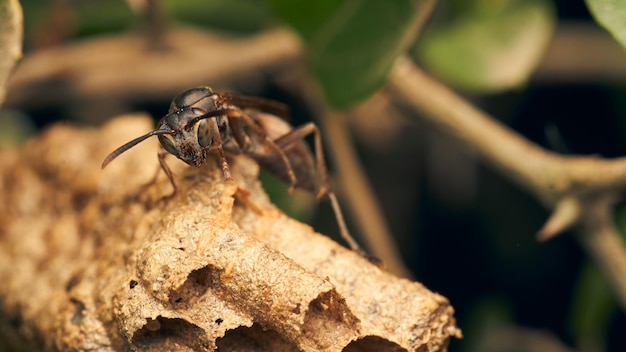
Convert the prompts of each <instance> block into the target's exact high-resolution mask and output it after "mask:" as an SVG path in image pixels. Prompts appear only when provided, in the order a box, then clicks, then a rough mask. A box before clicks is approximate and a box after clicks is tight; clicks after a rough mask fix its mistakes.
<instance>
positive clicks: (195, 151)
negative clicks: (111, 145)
mask: <svg viewBox="0 0 626 352" xmlns="http://www.w3.org/2000/svg"><path fill="white" fill-rule="evenodd" d="M287 115H288V108H287V106H286V105H284V104H282V103H279V102H276V101H273V100H267V99H263V98H257V97H249V96H241V95H234V94H225V93H216V92H213V90H212V89H211V88H209V87H197V88H191V89H188V90H186V91H184V92H182V93H181V94H179V95H178V96H177V97H175V98H174V100H173V101H172V103H171V105H170V108H169V111H168V113H167V115H165V116H163V118H161V120H160V121H159V123H158V124H157V126H158V127H157V128H156V129H155V130H153V131H150V132H148V133H146V134H144V135H143V136H140V137H137V138H135V139H133V140H131V141H129V142H128V143H126V144H124V145H122V146H121V147H119V148H117V149H116V150H114V151H113V152H111V154H109V155H108V156H107V157H106V158H105V159H104V161H103V162H102V168H105V167H106V166H107V165H108V164H109V163H110V162H111V161H113V159H115V158H116V157H118V156H119V155H120V154H122V153H124V152H125V151H127V150H128V149H130V148H132V147H134V146H135V145H137V144H138V143H141V142H143V141H144V140H146V139H148V138H150V137H152V136H157V137H158V138H159V142H160V143H161V148H160V150H159V153H158V158H159V164H160V165H161V168H162V169H163V171H164V172H165V174H166V175H167V177H168V179H169V180H170V183H171V184H172V187H173V188H174V191H173V193H172V195H174V194H175V193H176V190H177V188H176V183H175V182H174V176H173V174H172V171H171V170H170V168H169V167H168V166H167V164H166V163H165V156H166V155H167V153H170V154H173V155H175V156H176V157H177V158H179V159H180V160H182V161H184V162H185V163H187V164H189V165H192V166H196V167H200V166H201V165H202V164H204V163H205V161H206V158H207V156H208V154H209V153H216V154H217V156H218V161H219V163H220V165H221V168H222V172H223V174H224V178H225V179H226V180H232V176H231V172H230V167H229V165H228V161H227V160H226V155H225V153H233V154H245V155H248V156H250V157H251V158H253V159H254V160H256V161H257V162H258V163H259V164H260V165H261V166H263V167H265V168H266V169H268V170H269V171H270V172H271V173H273V174H274V175H275V176H277V177H278V178H280V179H281V180H283V181H285V182H288V183H289V184H290V192H291V191H293V190H294V189H295V188H302V189H304V190H307V191H309V192H312V193H313V194H315V195H316V197H317V199H318V200H319V199H321V198H323V197H324V196H326V197H328V199H329V200H330V201H331V205H332V208H333V211H334V213H335V217H336V219H337V223H338V225H339V230H340V233H341V236H342V237H343V239H344V240H345V241H346V242H347V243H348V245H349V246H350V248H351V249H353V250H355V251H357V252H359V253H363V251H362V250H361V249H360V248H359V246H358V244H357V242H356V241H355V240H354V239H353V238H352V236H351V235H350V232H349V231H348V228H347V226H346V224H345V221H344V218H343V214H342V212H341V208H340V206H339V202H338V201H337V197H336V196H335V193H334V192H333V191H332V190H331V188H330V187H329V184H328V179H327V173H326V172H327V171H326V164H325V162H324V153H323V149H322V140H321V136H320V132H319V129H318V128H317V126H316V125H315V124H314V123H313V122H309V123H306V124H304V125H302V126H300V127H297V128H293V127H292V126H291V125H289V124H288V123H287V122H286V121H285V120H283V118H286V117H287ZM311 134H312V135H313V138H314V148H315V162H314V161H313V156H312V153H311V150H310V149H309V147H308V146H307V144H306V143H305V141H304V138H305V137H307V136H309V135H311Z"/></svg>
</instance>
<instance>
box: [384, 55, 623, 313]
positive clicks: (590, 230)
mask: <svg viewBox="0 0 626 352" xmlns="http://www.w3.org/2000/svg"><path fill="white" fill-rule="evenodd" d="M388 88H389V89H390V91H391V92H392V94H393V95H394V98H395V99H396V100H398V101H400V102H401V103H403V104H405V105H406V106H408V107H409V108H411V109H414V110H415V111H419V112H420V113H422V116H423V117H424V118H426V119H428V120H429V121H430V122H432V123H433V124H435V125H436V126H437V127H439V128H440V129H442V130H444V131H445V132H447V133H449V134H451V135H454V136H456V137H457V138H458V139H459V140H460V141H461V142H462V143H464V144H466V145H467V146H468V147H469V148H472V149H474V150H476V152H477V153H478V155H479V156H480V157H481V158H482V159H483V160H484V161H485V162H486V163H488V164H490V165H491V166H493V167H495V168H496V169H498V170H500V171H501V172H502V173H503V174H504V175H505V176H506V177H508V178H510V179H512V180H514V181H515V182H517V183H519V184H520V185H521V186H522V187H524V188H526V189H527V190H529V191H530V192H531V193H533V194H534V195H535V196H536V197H537V198H538V199H539V200H540V201H542V202H543V204H544V205H545V206H546V207H547V208H549V209H552V210H555V211H556V213H555V214H554V215H553V216H552V217H551V218H550V220H549V222H548V223H547V224H546V226H544V228H543V229H542V230H541V231H540V233H539V234H540V236H542V237H549V236H554V235H555V234H556V233H558V232H560V231H563V230H566V229H568V228H569V227H571V226H573V225H582V226H581V227H580V228H577V229H578V231H579V236H578V239H579V240H580V242H581V244H582V246H583V247H584V248H585V249H586V250H587V251H588V252H589V253H590V255H591V256H592V257H593V258H594V259H595V260H596V261H597V262H598V266H599V267H600V268H601V269H603V271H604V274H605V275H606V277H607V278H608V279H609V280H610V282H611V284H612V285H613V288H614V289H615V291H616V294H617V296H618V297H619V300H620V301H621V303H622V307H623V308H624V309H626V284H625V283H624V282H623V281H624V279H623V278H626V250H625V249H624V245H623V244H622V243H621V239H620V238H619V236H618V235H617V232H616V231H615V230H614V228H613V225H612V223H611V221H610V217H608V215H607V214H608V212H609V209H610V207H609V205H610V204H612V202H609V201H607V200H613V198H614V195H615V194H620V193H623V192H624V191H625V190H626V158H617V159H612V160H607V159H603V158H600V157H587V156H583V157H579V156H573V157H567V156H563V155H559V154H557V153H554V152H551V151H548V150H545V149H543V148H541V147H540V146H538V145H536V144H534V143H532V142H530V141H529V140H527V139H525V138H524V137H522V136H521V135H519V134H517V133H516V132H514V131H512V130H511V129H509V128H508V127H506V126H505V125H503V124H501V123H500V122H498V121H497V120H496V119H495V118H493V117H491V116H489V115H488V114H486V113H485V112H483V111H481V110H479V109H477V108H476V107H474V106H473V105H472V104H470V103H469V102H467V101H466V100H464V99H463V98H462V97H460V96H459V95H457V94H456V93H454V92H453V91H452V90H450V89H449V88H447V87H446V86H444V85H442V84H441V83H439V82H437V81H435V80H434V79H432V78H431V77H429V76H428V75H427V74H425V73H424V72H422V71H421V70H420V69H419V68H417V67H416V66H415V65H414V64H413V63H412V62H411V61H410V60H409V59H408V58H400V59H399V60H398V61H397V63H396V65H395V66H394V68H393V70H392V72H391V75H390V80H389V85H388ZM596 209H605V210H603V211H604V212H605V213H602V212H598V211H597V210H596ZM600 215H602V216H604V217H602V219H599V217H600ZM580 229H583V230H580ZM611 229H612V230H611ZM607 244H609V245H607Z"/></svg>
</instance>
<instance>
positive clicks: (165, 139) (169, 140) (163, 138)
mask: <svg viewBox="0 0 626 352" xmlns="http://www.w3.org/2000/svg"><path fill="white" fill-rule="evenodd" d="M159 142H161V145H162V146H163V148H165V150H167V152H168V153H170V154H173V155H175V156H178V148H176V143H175V142H174V138H173V137H172V136H170V135H168V134H160V135H159Z"/></svg>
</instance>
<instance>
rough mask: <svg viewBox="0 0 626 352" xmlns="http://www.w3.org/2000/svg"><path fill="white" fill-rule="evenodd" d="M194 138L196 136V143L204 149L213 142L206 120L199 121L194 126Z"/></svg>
mask: <svg viewBox="0 0 626 352" xmlns="http://www.w3.org/2000/svg"><path fill="white" fill-rule="evenodd" d="M194 127H195V129H196V136H198V143H199V144H200V146H202V147H206V146H208V145H211V143H212V142H213V134H212V133H211V128H210V127H209V124H208V123H207V120H200V121H199V122H198V123H197V124H196V125H195V126H194Z"/></svg>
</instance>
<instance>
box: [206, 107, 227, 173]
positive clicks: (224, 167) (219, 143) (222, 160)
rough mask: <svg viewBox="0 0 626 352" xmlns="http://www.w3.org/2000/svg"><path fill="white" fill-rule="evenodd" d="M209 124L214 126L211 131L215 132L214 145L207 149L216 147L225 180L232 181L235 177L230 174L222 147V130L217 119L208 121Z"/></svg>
mask: <svg viewBox="0 0 626 352" xmlns="http://www.w3.org/2000/svg"><path fill="white" fill-rule="evenodd" d="M207 123H210V124H212V125H213V126H211V131H213V143H212V145H210V146H208V147H207V148H210V147H214V148H215V149H217V153H218V154H219V158H220V163H221V165H222V173H224V179H225V180H226V181H232V180H233V176H232V174H231V172H230V166H229V165H228V161H227V160H226V155H225V154H224V148H223V147H222V138H221V137H220V130H219V127H218V126H217V120H216V119H208V120H207Z"/></svg>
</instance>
